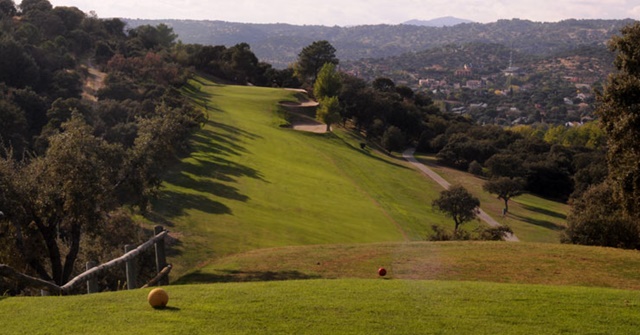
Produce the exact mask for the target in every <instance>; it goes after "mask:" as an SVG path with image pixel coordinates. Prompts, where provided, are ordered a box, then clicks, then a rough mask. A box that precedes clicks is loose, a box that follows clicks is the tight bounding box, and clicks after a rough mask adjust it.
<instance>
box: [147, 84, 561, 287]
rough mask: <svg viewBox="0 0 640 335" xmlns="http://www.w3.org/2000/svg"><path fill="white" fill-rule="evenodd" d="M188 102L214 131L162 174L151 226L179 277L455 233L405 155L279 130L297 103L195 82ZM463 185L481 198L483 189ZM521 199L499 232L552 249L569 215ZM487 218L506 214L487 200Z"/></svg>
mask: <svg viewBox="0 0 640 335" xmlns="http://www.w3.org/2000/svg"><path fill="white" fill-rule="evenodd" d="M185 94H189V95H190V96H191V97H192V98H193V99H194V101H195V102H196V103H198V104H199V105H200V106H201V107H203V108H206V109H207V110H208V118H209V119H208V121H207V123H206V125H205V126H204V128H203V129H202V130H201V131H200V132H199V133H198V134H196V135H195V137H194V139H193V142H192V148H193V151H192V152H191V154H190V155H189V156H188V157H185V158H184V159H182V161H181V162H180V163H179V164H176V165H175V166H174V167H173V168H172V169H171V170H170V171H168V173H167V176H168V177H167V180H166V182H165V184H164V187H163V189H162V190H161V193H160V198H159V199H158V201H157V202H156V203H155V204H154V205H153V207H154V209H155V211H154V213H153V214H152V215H150V219H151V220H152V221H153V222H155V223H162V224H165V225H166V226H168V229H169V230H171V231H172V235H173V236H174V238H175V244H174V246H173V250H174V256H173V260H172V261H173V262H174V263H175V266H176V267H175V275H177V277H180V276H182V275H184V274H186V273H189V272H191V271H194V270H197V269H198V268H199V267H200V266H201V265H202V264H204V263H206V262H209V261H211V260H212V259H215V258H220V257H223V256H227V255H230V254H236V253H241V252H246V251H250V250H256V249H262V248H272V247H284V246H301V245H314V244H345V243H346V244H348V243H375V242H394V241H399V242H401V241H423V240H425V239H426V238H427V237H428V236H430V235H431V234H432V230H431V226H432V225H439V226H443V227H446V228H451V226H452V223H451V222H450V219H448V218H446V217H444V215H443V214H442V213H439V212H436V211H434V210H433V209H432V208H431V202H432V200H433V199H435V198H436V197H437V196H438V195H439V192H440V191H441V188H440V187H439V186H438V185H437V184H436V183H435V182H433V181H432V180H431V179H428V178H425V177H424V176H423V175H422V174H420V173H419V172H418V171H417V170H415V169H414V168H413V167H412V166H411V165H410V164H409V163H408V162H406V161H404V160H403V159H402V158H401V156H400V155H398V156H393V155H385V154H381V153H379V152H377V151H375V150H371V149H369V148H367V149H365V150H362V149H360V146H359V144H360V142H362V141H364V139H362V138H359V137H358V136H356V135H354V134H353V133H351V132H349V131H346V130H343V129H340V128H338V129H336V131H334V132H333V133H327V134H316V133H307V132H299V131H295V130H293V129H291V128H288V127H281V126H282V125H286V124H287V121H286V120H285V119H284V117H285V111H284V109H283V107H282V106H280V105H279V104H278V103H279V102H281V101H296V100H297V97H296V94H298V93H297V92H295V91H289V90H281V89H270V88H260V87H244V86H226V85H219V84H214V83H213V82H210V81H208V80H206V79H204V78H200V79H197V80H193V81H192V82H191V86H190V87H188V88H186V89H185ZM454 178H456V179H458V180H463V178H461V177H459V176H455V177H454ZM469 182H471V183H472V184H474V183H475V184H477V186H478V187H477V189H476V193H478V194H481V193H482V191H481V188H480V185H481V183H482V181H481V180H476V181H471V180H470V181H469ZM527 197H529V196H527ZM527 197H523V198H522V200H523V201H524V203H523V205H521V206H519V205H517V204H515V205H514V214H517V216H512V217H509V218H505V219H508V220H509V221H508V222H504V223H507V224H509V225H510V226H511V227H512V229H514V232H515V233H516V235H518V236H519V237H520V238H521V239H522V240H523V241H539V242H558V240H559V228H560V229H561V227H562V226H563V225H564V223H563V219H562V217H563V215H564V214H563V212H566V209H567V207H566V205H561V204H556V203H552V202H545V201H543V200H533V199H538V198H535V197H532V198H531V199H530V198H527ZM527 199H529V200H527ZM483 206H486V208H487V209H489V210H491V211H492V212H493V213H497V212H498V211H499V210H496V208H502V207H500V206H501V203H500V200H498V199H495V197H492V196H490V195H484V196H483ZM540 206H542V207H548V208H549V210H548V211H547V212H544V211H541V210H540ZM527 220H530V221H527ZM531 220H533V221H531ZM477 226H478V223H477V222H472V223H470V224H468V225H466V229H469V230H473V229H475V228H476V227H477ZM521 235H522V236H521ZM174 278H176V277H174Z"/></svg>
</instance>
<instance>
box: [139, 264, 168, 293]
mask: <svg viewBox="0 0 640 335" xmlns="http://www.w3.org/2000/svg"><path fill="white" fill-rule="evenodd" d="M171 269H173V265H171V264H168V265H167V266H165V267H164V269H162V271H160V272H159V273H158V275H157V276H155V277H153V279H151V280H149V282H148V283H146V284H144V285H143V286H142V287H141V288H147V287H149V286H154V285H156V284H157V283H158V282H159V281H160V279H162V278H164V277H165V276H167V275H168V274H169V272H171Z"/></svg>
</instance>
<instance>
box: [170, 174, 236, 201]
mask: <svg viewBox="0 0 640 335" xmlns="http://www.w3.org/2000/svg"><path fill="white" fill-rule="evenodd" d="M172 181H173V182H174V183H176V184H177V185H180V186H181V187H186V188H189V189H192V190H194V191H198V192H202V193H209V194H212V195H214V196H217V197H221V198H225V199H231V200H236V201H243V202H246V201H248V200H249V197H248V196H246V195H244V194H241V193H240V192H239V191H238V189H237V188H235V187H233V186H229V185H226V184H222V183H217V182H214V181H211V180H209V179H204V178H197V179H196V178H193V177H191V176H189V175H186V174H184V173H181V174H180V175H178V176H176V177H175V178H173V180H172Z"/></svg>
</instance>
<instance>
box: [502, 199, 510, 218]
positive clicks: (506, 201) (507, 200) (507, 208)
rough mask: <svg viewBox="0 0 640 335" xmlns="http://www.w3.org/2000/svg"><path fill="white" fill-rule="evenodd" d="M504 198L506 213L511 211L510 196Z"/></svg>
mask: <svg viewBox="0 0 640 335" xmlns="http://www.w3.org/2000/svg"><path fill="white" fill-rule="evenodd" d="M502 199H503V200H504V213H505V214H506V213H509V198H504V197H503V198H502Z"/></svg>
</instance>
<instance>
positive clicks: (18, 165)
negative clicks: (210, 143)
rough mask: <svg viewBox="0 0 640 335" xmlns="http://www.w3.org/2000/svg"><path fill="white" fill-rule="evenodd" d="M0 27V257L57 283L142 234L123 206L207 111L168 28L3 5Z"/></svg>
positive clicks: (40, 2)
mask: <svg viewBox="0 0 640 335" xmlns="http://www.w3.org/2000/svg"><path fill="white" fill-rule="evenodd" d="M0 27H1V28H2V29H1V30H0V144H1V145H0V148H1V149H0V190H1V191H0V211H1V212H2V214H1V215H0V263H5V264H9V265H11V266H13V267H15V268H17V269H21V270H23V271H25V272H26V273H29V274H32V275H36V276H38V277H40V278H42V279H45V280H48V281H52V282H55V283H57V284H64V283H66V282H67V281H68V280H69V279H70V278H71V277H72V276H73V275H74V274H77V273H78V272H79V271H80V270H81V268H82V267H83V266H84V262H81V261H86V260H89V259H95V260H98V261H106V260H108V259H110V258H112V256H113V255H114V254H117V253H120V252H121V250H122V246H123V245H124V244H127V243H136V242H139V241H140V239H141V238H142V237H143V235H144V234H143V231H142V229H141V227H140V226H139V225H137V224H136V223H135V222H134V221H133V220H132V218H131V213H132V212H131V210H133V209H139V210H142V211H144V210H145V209H146V208H147V206H148V203H149V200H150V199H151V196H152V195H153V194H154V192H155V191H156V190H157V189H158V187H159V185H160V183H161V181H162V173H163V171H164V167H165V166H166V165H167V164H168V163H169V162H170V161H171V159H172V158H173V157H174V155H175V153H177V152H179V151H180V150H183V149H184V148H186V146H187V140H188V137H189V135H190V134H191V132H192V131H193V130H194V129H196V128H198V127H199V125H200V123H201V122H203V121H204V118H203V117H204V115H203V114H202V113H201V112H200V111H198V110H196V109H194V108H193V107H191V105H190V104H189V103H187V102H186V101H185V99H184V98H183V97H182V96H181V94H180V92H179V90H178V88H179V87H181V86H182V85H184V84H185V83H186V79H187V78H188V75H189V74H188V71H186V70H185V68H184V67H183V66H181V65H180V64H179V63H177V62H175V61H174V60H173V58H172V55H171V50H172V49H171V48H172V47H173V45H174V43H175V38H176V35H175V34H174V33H173V31H172V29H170V28H168V27H167V26H164V25H159V26H157V27H152V26H140V27H137V28H135V29H132V30H129V31H125V23H124V22H122V21H120V20H118V19H108V20H102V19H99V18H97V17H96V16H95V15H87V14H85V13H83V12H81V11H80V10H78V9H77V8H75V7H55V8H53V7H52V6H51V4H50V3H49V2H48V1H46V0H24V1H23V2H22V3H21V4H20V6H19V7H18V6H16V5H15V3H13V1H12V0H0ZM101 76H105V78H104V80H102V79H100V77H101ZM89 84H91V85H89ZM85 86H93V87H92V89H88V88H86V87H85ZM104 280H107V281H108V280H109V278H104ZM115 282H116V280H115V279H114V280H111V282H109V284H111V285H112V286H111V287H112V288H114V287H113V285H115ZM0 289H1V290H2V291H3V292H4V291H5V290H8V289H9V290H10V291H11V292H16V293H17V292H20V290H22V289H24V288H23V287H20V286H19V285H16V284H15V283H3V282H2V280H1V279H0Z"/></svg>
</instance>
